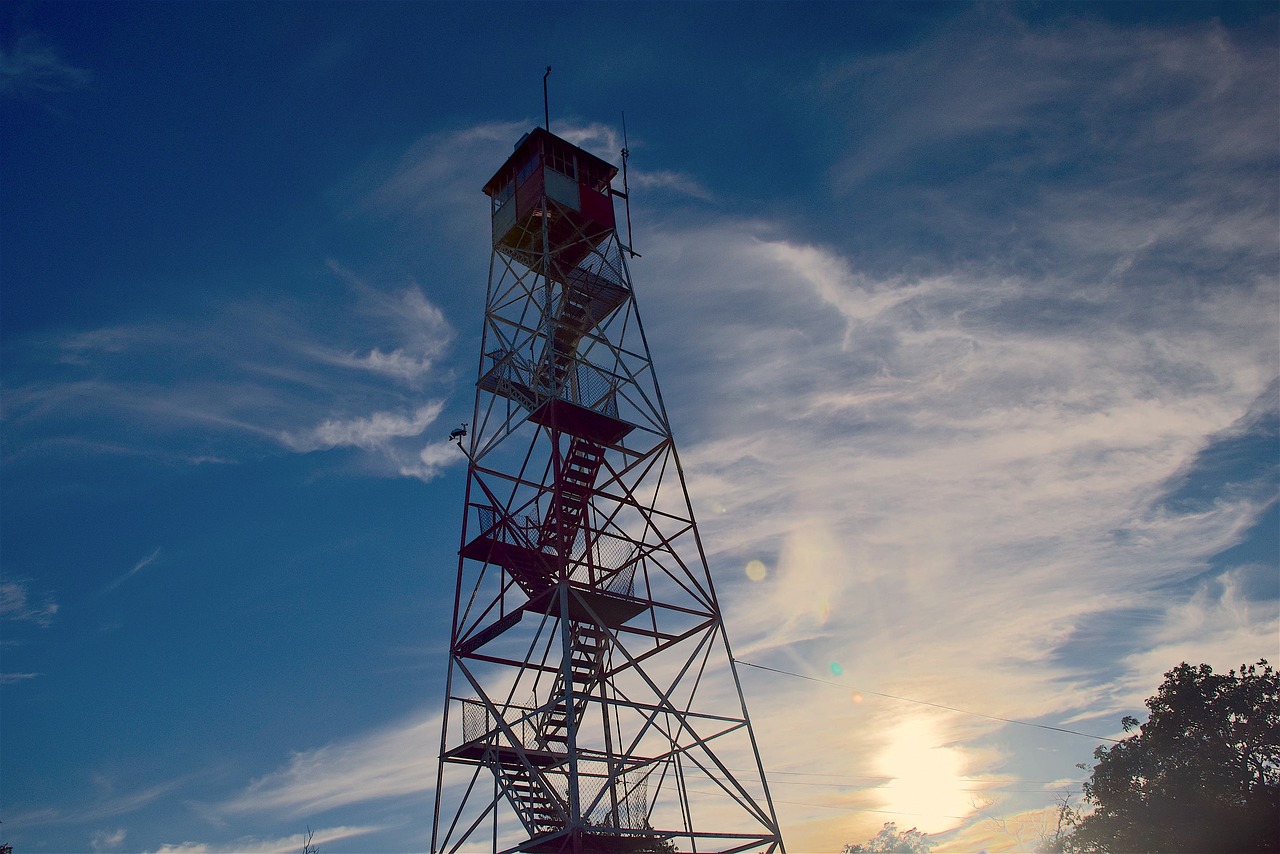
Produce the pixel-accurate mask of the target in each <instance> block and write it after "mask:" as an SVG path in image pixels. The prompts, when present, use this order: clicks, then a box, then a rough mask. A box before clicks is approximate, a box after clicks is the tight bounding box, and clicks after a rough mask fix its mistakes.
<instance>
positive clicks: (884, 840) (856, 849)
mask: <svg viewBox="0 0 1280 854" xmlns="http://www.w3.org/2000/svg"><path fill="white" fill-rule="evenodd" d="M932 849H933V843H932V842H930V841H929V835H928V834H927V833H921V832H920V831H918V830H916V829H915V828H914V827H913V828H911V829H910V830H898V825H897V823H896V822H892V821H886V822H885V823H884V827H882V828H880V832H879V833H877V834H876V835H875V836H874V837H872V838H871V839H870V840H869V841H868V842H866V843H863V844H860V845H846V846H845V847H844V848H843V850H842V851H841V854H929V852H930V850H932Z"/></svg>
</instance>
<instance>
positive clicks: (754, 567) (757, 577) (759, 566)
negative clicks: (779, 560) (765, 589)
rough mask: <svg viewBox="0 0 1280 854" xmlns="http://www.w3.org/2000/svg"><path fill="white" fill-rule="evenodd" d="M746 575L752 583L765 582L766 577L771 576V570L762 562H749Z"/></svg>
mask: <svg viewBox="0 0 1280 854" xmlns="http://www.w3.org/2000/svg"><path fill="white" fill-rule="evenodd" d="M746 573H747V578H750V579H751V580H752V581H764V579H765V576H766V575H768V574H769V568H768V567H766V566H765V565H764V563H763V562H761V561H758V560H753V561H748V562H747V569H746Z"/></svg>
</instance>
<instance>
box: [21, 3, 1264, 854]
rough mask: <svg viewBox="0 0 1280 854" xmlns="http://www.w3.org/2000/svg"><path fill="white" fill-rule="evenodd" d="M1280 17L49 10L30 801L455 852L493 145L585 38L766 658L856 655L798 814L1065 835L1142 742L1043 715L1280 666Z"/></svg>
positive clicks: (522, 127) (980, 11)
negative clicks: (454, 719)
mask: <svg viewBox="0 0 1280 854" xmlns="http://www.w3.org/2000/svg"><path fill="white" fill-rule="evenodd" d="M1277 23H1278V22H1277V7H1276V6H1275V4H1263V5H1251V4H1243V3H1233V4H1224V5H1221V6H1213V5H1199V4H1190V3H1188V4H1157V5H1148V4H1123V5H1119V4H1117V5H1101V6H1093V5H1084V4H1066V5H1059V4H1052V3H1050V4H1034V5H1033V4H1025V5H991V4H981V5H967V4H959V3H956V4H944V5H929V4H893V5H876V4H838V5H807V4H785V5H776V4H767V3H759V4H735V5H726V4H707V5H694V4H677V5H668V4H625V5H612V4H591V5H575V4H553V5H542V4H533V3H530V4H519V5H485V4H451V5H437V4H358V5H357V4H320V3H315V4H272V5H259V4H150V5H131V4H123V3H119V4H85V5H81V4H74V3H58V4H46V3H9V4H7V5H6V6H5V7H4V8H3V10H2V11H0V50H2V51H3V53H0V333H2V340H0V393H2V397H0V404H2V411H0V415H2V419H3V420H0V430H2V435H0V477H2V491H0V561H2V563H0V572H2V577H0V593H2V594H3V599H0V656H2V658H0V670H3V673H4V682H3V688H2V690H3V702H2V706H0V746H2V748H3V749H2V750H0V820H2V821H3V825H2V828H0V829H2V832H3V836H4V837H5V839H6V840H7V841H9V842H11V843H12V844H14V846H15V848H16V850H19V851H189V852H194V851H232V850H263V851H267V850H280V851H296V850H299V849H300V848H301V846H302V836H301V835H302V834H303V833H304V832H305V830H306V829H307V827H308V826H309V827H310V828H311V829H312V830H314V831H315V837H314V841H316V842H317V843H319V844H320V847H321V848H322V850H324V851H328V852H335V851H410V850H423V849H425V848H426V846H427V842H428V838H429V833H430V819H431V816H430V810H431V804H432V791H431V789H432V786H433V784H434V779H435V765H434V758H433V756H434V753H435V752H436V750H437V747H438V730H437V726H438V720H439V714H440V709H441V695H442V691H443V685H442V679H443V669H444V665H445V648H446V646H447V642H448V625H449V608H450V603H449V591H450V590H451V589H452V583H453V579H454V576H455V572H456V561H457V558H456V551H457V548H458V538H459V528H460V523H461V502H462V486H463V475H464V470H463V467H462V465H461V463H462V461H463V460H462V458H461V455H460V454H459V453H458V452H457V450H456V449H455V448H453V447H452V446H451V445H449V444H448V443H447V441H446V436H447V434H448V431H449V429H451V428H452V427H453V426H456V424H457V423H458V422H460V421H464V420H466V419H467V418H468V417H469V413H470V410H471V401H472V395H473V387H472V383H473V382H474V377H475V369H476V365H477V364H478V359H479V354H478V352H477V350H478V347H479V332H480V321H481V313H482V310H483V301H484V289H485V282H486V278H487V270H488V260H489V247H488V245H487V239H488V238H487V235H488V224H487V222H486V217H487V216H488V203H487V200H486V199H485V198H484V196H483V195H482V194H481V192H480V187H481V185H482V184H483V183H484V181H485V180H486V179H487V178H488V177H489V176H490V175H491V174H492V173H493V171H494V170H495V169H496V168H497V166H498V165H500V164H501V163H502V161H503V160H504V159H505V157H506V155H507V154H508V153H509V152H510V150H511V146H512V145H513V144H514V142H515V141H516V140H517V139H518V138H519V137H520V135H521V134H522V133H524V132H525V131H526V130H528V129H529V128H530V127H532V126H533V125H534V124H537V123H539V122H540V120H541V115H542V99H541V95H542V92H541V78H542V70H543V68H544V67H545V66H546V65H547V64H551V65H552V66H553V67H554V69H555V70H554V71H553V72H552V75H551V78H550V87H551V114H552V130H553V131H555V132H557V133H559V134H562V135H564V136H566V137H567V138H569V139H571V140H572V141H574V142H577V143H579V144H582V145H583V146H584V147H586V148H588V149H589V150H591V151H594V152H596V153H598V154H600V155H601V156H604V157H607V158H609V159H611V160H614V161H615V162H616V160H617V152H618V150H619V149H620V148H621V144H622V143H621V113H622V111H624V110H625V112H626V116H627V124H628V134H629V144H630V149H631V152H632V159H631V169H630V177H631V187H632V190H633V194H632V195H633V206H632V218H633V222H634V225H635V246H636V248H637V249H638V250H639V251H640V252H641V253H642V257H640V258H638V259H635V261H634V263H633V264H632V276H633V279H634V282H635V286H636V295H637V300H638V303H639V306H640V310H641V313H642V315H643V316H644V319H645V324H646V331H647V333H648V335H649V338H650V344H651V346H652V348H653V352H654V358H655V361H656V366H657V370H658V376H659V380H660V382H661V384H662V389H663V394H664V397H665V398H666V402H667V406H668V410H669V412H670V414H671V417H672V421H673V425H674V429H675V435H676V439H677V442H678V444H679V447H680V450H681V457H682V460H683V463H684V467H685V470H686V474H687V476H688V478H689V488H690V493H691V497H692V500H693V506H694V509H695V512H696V513H697V514H698V518H699V522H700V526H701V530H702V537H703V540H704V542H705V543H706V545H707V548H708V556H709V559H710V561H711V565H712V570H713V572H714V574H715V576H716V578H717V583H718V584H719V586H720V590H721V599H722V603H723V606H724V608H725V617H726V621H727V625H728V628H729V633H730V637H731V639H732V641H733V643H734V648H735V652H736V654H737V655H738V656H739V658H741V659H742V660H744V661H748V662H752V663H755V664H759V665H763V666H767V667H772V668H776V669H780V670H785V671H789V672H795V673H800V674H804V675H807V676H810V677H814V678H817V679H822V680H825V681H823V682H817V681H804V680H799V679H794V678H791V677H783V676H777V675H776V674H770V673H767V672H765V671H761V670H758V669H752V668H743V670H742V674H741V675H742V680H743V687H744V689H745V692H746V695H747V700H748V703H749V706H750V708H751V712H752V716H753V720H754V723H755V728H756V734H757V737H758V739H759V741H760V749H761V753H762V756H763V760H764V763H765V767H766V770H767V771H768V772H769V773H770V782H771V785H772V787H773V790H774V792H773V794H774V798H775V800H776V801H777V806H778V811H779V817H780V820H781V821H782V825H783V830H784V834H785V837H786V839H787V842H788V847H789V849H790V850H793V851H796V852H810V851H812V852H820V851H837V850H839V848H840V846H841V845H842V844H844V843H845V842H851V841H861V840H864V839H866V838H868V837H870V836H871V835H873V834H874V833H875V832H876V830H877V829H878V828H879V827H880V825H881V824H882V823H883V822H884V821H896V822H897V823H898V824H899V826H902V827H908V826H912V825H916V826H919V827H920V828H921V829H923V830H927V831H929V832H931V833H934V834H937V837H936V838H937V839H939V840H941V841H942V843H943V844H942V845H941V846H940V847H939V849H938V850H939V851H943V850H959V851H973V850H979V849H981V848H985V849H987V850H991V851H1009V850H1026V849H1028V848H1030V847H1032V846H1033V845H1034V842H1035V839H1036V836H1037V834H1038V833H1039V832H1041V831H1042V830H1043V829H1044V828H1045V827H1046V825H1045V822H1046V821H1047V820H1048V819H1047V815H1048V814H1047V813H1046V812H1045V808H1046V807H1048V806H1050V805H1051V804H1052V803H1053V802H1054V799H1055V797H1056V796H1057V793H1058V792H1060V791H1063V790H1078V789H1079V781H1080V780H1081V779H1082V777H1081V773H1080V772H1079V770H1078V769H1076V768H1075V767H1074V766H1075V763H1077V762H1082V761H1087V760H1088V759H1089V758H1090V754H1091V751H1092V749H1093V748H1094V746H1095V745H1096V744H1098V743H1099V742H1098V741H1096V740H1094V739H1090V738H1083V737H1078V736H1072V735H1067V734H1062V733H1053V732H1050V731H1048V730H1045V729H1038V728H1031V727H1025V726H1019V725H1012V724H1002V723H1000V722H998V721H995V720H992V719H991V718H992V717H995V718H1009V719H1017V720H1021V721H1027V722H1032V723H1038V724H1044V725H1047V726H1055V727H1061V728H1065V729H1073V730H1078V731H1082V732H1085V733H1090V734H1093V735H1096V736H1106V737H1116V736H1117V735H1118V734H1119V729H1120V727H1119V721H1120V718H1121V716H1122V715H1124V714H1139V715H1140V714H1141V711H1142V700H1143V698H1145V697H1147V696H1149V695H1150V694H1151V693H1152V692H1153V691H1154V689H1155V687H1156V686H1157V685H1158V684H1159V682H1160V678H1161V674H1162V673H1163V672H1164V671H1165V670H1168V669H1169V668H1171V667H1173V666H1174V665H1176V664H1177V663H1178V662H1179V661H1182V660H1184V659H1185V660H1188V661H1192V662H1194V663H1198V662H1201V661H1205V662H1209V663H1211V664H1213V665H1214V666H1215V667H1217V668H1221V669H1226V668H1228V667H1231V666H1236V665H1239V664H1240V663H1241V662H1244V661H1253V660H1256V659H1257V658H1259V657H1262V656H1266V657H1271V658H1272V659H1273V660H1274V658H1275V657H1276V656H1278V655H1280V648H1278V647H1280V640H1278V637H1280V581H1278V579H1280V567H1278V566H1277V563H1278V557H1277V556H1278V554H1280V522H1278V520H1277V509H1276V507H1277V505H1276V495H1277V485H1278V478H1277V458H1278V454H1277V451H1278V450H1280V417H1278V410H1280V380H1278V379H1277V378H1278V376H1280V355H1278V351H1280V344H1278V342H1280V285H1278V283H1277V271H1278V270H1280V238H1278V237H1277V235H1278V234H1280V210H1278V205H1277V178H1278V177H1280V169H1278V166H1280V151H1278V148H1277V139H1278V138H1280V116H1278V109H1280V108H1278V107H1277V105H1278V104H1280V97H1278V94H1280V93H1278V92H1277V81H1278V80H1280V67H1278V66H1280V64H1278V56H1280V50H1278V47H1280V46H1278V44H1277ZM753 561H758V562H759V563H758V564H752V563H751V562H753ZM748 565H751V566H752V571H751V573H750V574H748V573H747V571H746V568H747V567H748ZM761 567H763V572H762V571H761ZM831 683H834V684H831ZM886 694H887V695H894V696H897V697H905V698H910V699H914V700H920V701H926V702H930V703H936V704H941V705H945V706H951V707H956V708H960V709H966V710H970V711H973V712H977V713H980V714H981V715H987V716H990V717H979V716H976V715H965V714H959V713H955V712H947V711H945V710H942V709H938V708H935V707H931V706H924V705H920V704H918V703H910V702H906V701H903V700H892V699H889V698H887V697H884V696H881V695H886Z"/></svg>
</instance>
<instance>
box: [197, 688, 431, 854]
mask: <svg viewBox="0 0 1280 854" xmlns="http://www.w3.org/2000/svg"><path fill="white" fill-rule="evenodd" d="M439 737H440V715H439V714H438V713H432V714H426V715H421V716H418V717H414V718H411V719H409V720H405V721H402V722H400V723H397V724H394V725H391V726H388V727H386V728H384V729H381V730H377V731H374V732H371V733H366V734H363V735H360V736H357V737H355V738H352V739H350V740H348V741H343V742H338V743H335V744H330V745H327V746H325V747H319V748H316V749H313V750H307V751H304V752H301V753H297V754H294V755H293V756H292V757H291V758H290V760H289V763H288V765H287V766H286V767H284V768H282V769H280V770H279V771H275V772H273V773H271V774H268V775H267V776H265V777H262V778H260V779H258V780H255V781H254V782H253V783H252V784H250V785H249V786H248V787H247V788H246V789H245V790H244V791H243V792H241V793H240V794H238V795H236V796H235V797H233V798H231V799H230V800H228V801H225V802H224V803H222V804H219V805H217V806H216V807H215V811H216V812H217V813H219V814H221V815H224V816H232V815H241V814H246V813H258V812H273V813H277V814H280V815H284V816H292V817H296V816H304V815H308V814H314V813H320V812H323V811H325V810H330V809H336V808H340V807H349V806H352V805H354V804H362V803H367V802H369V801H374V800H380V799H383V798H393V797H401V796H406V795H419V796H420V795H421V794H422V793H423V792H427V791H430V790H431V789H432V788H434V786H435V755H434V752H433V751H434V748H435V747H436V746H438V744H439ZM318 841H320V840H318V839H317V842H318Z"/></svg>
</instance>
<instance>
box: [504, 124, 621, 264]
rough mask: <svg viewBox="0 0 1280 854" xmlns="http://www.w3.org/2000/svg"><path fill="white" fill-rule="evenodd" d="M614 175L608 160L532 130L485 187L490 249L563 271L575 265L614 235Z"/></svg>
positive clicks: (545, 132) (539, 130)
mask: <svg viewBox="0 0 1280 854" xmlns="http://www.w3.org/2000/svg"><path fill="white" fill-rule="evenodd" d="M617 174H618V170H617V168H616V167H614V166H613V165H612V164H611V163H609V162H608V161H605V160H601V159H600V158H599V157H596V156H595V155H594V154H591V153H589V152H587V151H584V150H582V149H581V148H578V147H577V146H576V145H573V144H571V143H569V142H566V141H565V140H563V139H561V138H560V137H558V136H556V135H555V134H553V133H551V132H549V131H547V130H545V129H543V128H534V129H533V130H532V131H530V132H529V133H527V134H525V135H524V136H523V137H521V139H520V141H519V142H517V143H516V147H515V151H514V152H512V154H511V156H510V157H508V158H507V162H506V163H504V164H502V168H501V169H499V170H498V171H497V172H496V173H494V176H493V177H492V178H490V179H489V181H488V183H487V184H485V185H484V192H485V194H486V195H488V196H489V198H490V200H491V201H492V205H493V245H494V246H495V247H500V248H503V249H505V250H507V251H508V252H509V253H510V254H512V255H514V256H515V257H517V258H519V259H521V260H525V259H530V260H533V259H538V258H540V257H547V256H550V258H551V259H552V263H553V264H554V265H555V266H556V267H558V268H559V269H560V270H562V271H563V270H566V269H569V268H572V267H574V266H575V265H577V264H578V262H579V261H581V260H583V259H584V258H585V257H586V256H587V255H588V254H589V253H590V252H591V250H592V249H593V248H594V247H595V246H598V245H599V244H600V243H602V242H603V241H604V240H605V238H607V237H608V236H609V235H610V234H611V233H612V232H613V229H614V225H615V223H614V215H613V199H612V191H611V188H610V182H611V181H612V180H613V177H614V176H615V175H617ZM544 218H545V221H546V225H547V230H546V235H545V241H546V242H545V243H544V234H543V228H542V226H543V221H544ZM528 266H530V267H533V266H534V264H529V265H528Z"/></svg>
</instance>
